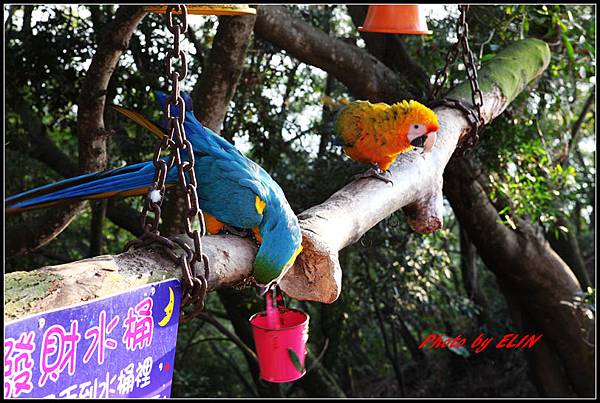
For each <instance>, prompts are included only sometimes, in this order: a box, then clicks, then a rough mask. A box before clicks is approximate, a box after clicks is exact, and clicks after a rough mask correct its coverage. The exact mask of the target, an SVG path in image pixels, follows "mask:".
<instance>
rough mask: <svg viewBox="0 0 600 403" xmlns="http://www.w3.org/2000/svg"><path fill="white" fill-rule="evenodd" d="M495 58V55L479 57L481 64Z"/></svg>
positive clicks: (488, 54)
mask: <svg viewBox="0 0 600 403" xmlns="http://www.w3.org/2000/svg"><path fill="white" fill-rule="evenodd" d="M495 56H496V54H495V53H487V54H485V55H483V56H482V57H481V63H485V62H487V61H488V60H492V59H493V58H494V57H495Z"/></svg>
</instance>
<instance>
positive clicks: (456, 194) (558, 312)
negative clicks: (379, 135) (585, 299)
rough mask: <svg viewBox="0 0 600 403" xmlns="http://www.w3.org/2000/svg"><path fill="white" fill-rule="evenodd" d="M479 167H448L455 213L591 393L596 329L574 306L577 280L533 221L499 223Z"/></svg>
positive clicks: (573, 377)
mask: <svg viewBox="0 0 600 403" xmlns="http://www.w3.org/2000/svg"><path fill="white" fill-rule="evenodd" d="M478 171H479V167H477V166H476V165H475V164H474V163H472V162H470V161H469V160H455V161H453V162H452V163H451V164H449V165H448V168H447V169H446V175H445V179H446V185H445V188H444V189H445V193H446V195H447V196H448V199H449V200H450V203H451V205H452V209H453V210H454V213H455V214H456V215H457V217H458V219H459V221H460V223H461V226H464V227H465V229H467V231H468V233H469V237H470V238H471V239H472V240H473V243H474V244H475V245H476V247H477V251H478V253H479V255H480V256H481V258H482V259H483V261H484V263H485V265H486V266H487V267H488V268H490V270H492V271H493V272H494V273H495V274H496V275H497V276H498V277H499V278H500V279H501V280H502V282H504V283H506V285H507V288H508V289H510V290H512V292H513V293H514V294H515V298H516V300H517V301H518V303H519V304H520V307H521V308H520V309H522V310H523V311H524V312H526V313H527V314H528V315H527V316H528V317H529V318H530V320H531V321H532V322H533V328H534V329H535V330H536V332H541V333H543V334H544V338H545V339H547V340H548V341H550V342H551V343H552V345H553V346H555V349H556V353H557V354H558V355H559V356H560V357H561V361H562V363H563V365H564V366H565V369H566V372H567V375H568V377H569V379H570V381H571V383H572V385H574V386H575V389H576V391H577V393H578V394H579V395H580V396H592V395H593V390H594V381H593V379H592V378H590V377H593V375H594V368H593V365H594V349H593V348H591V347H589V346H588V345H587V344H586V343H585V342H584V340H587V339H588V338H589V337H590V335H589V334H588V332H589V331H590V330H591V329H593V315H590V313H589V311H588V310H587V309H586V308H585V307H582V309H578V308H575V307H574V305H573V301H574V297H575V295H576V294H577V293H580V292H581V288H580V286H579V283H578V281H577V278H576V277H575V275H574V274H573V272H572V271H571V270H570V269H569V267H568V266H567V265H566V264H565V263H564V261H563V260H562V259H561V258H560V257H559V256H558V255H557V254H556V253H555V252H554V251H553V250H552V248H551V247H550V245H549V244H548V242H547V241H546V240H545V239H544V236H543V234H541V233H539V231H537V230H536V229H535V228H534V227H533V226H532V225H531V224H530V223H529V222H527V221H525V220H517V229H516V230H511V229H510V228H509V227H508V226H505V225H503V224H501V223H500V216H499V215H498V212H497V211H496V208H495V207H494V206H493V204H492V203H491V202H490V200H489V198H488V197H487V193H486V192H485V191H484V190H483V187H484V186H482V184H481V183H479V180H481V179H478V178H485V177H486V175H485V174H484V175H480V174H479V172H478Z"/></svg>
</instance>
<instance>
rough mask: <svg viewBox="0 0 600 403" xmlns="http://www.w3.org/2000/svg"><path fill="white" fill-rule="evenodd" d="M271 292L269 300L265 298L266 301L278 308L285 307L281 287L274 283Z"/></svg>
mask: <svg viewBox="0 0 600 403" xmlns="http://www.w3.org/2000/svg"><path fill="white" fill-rule="evenodd" d="M271 292H272V293H273V294H272V296H271V298H270V301H269V299H268V300H267V303H268V302H271V303H272V304H273V308H277V309H278V310H282V309H285V302H284V301H283V293H282V292H281V288H279V286H277V285H276V286H275V287H273V288H272V289H271Z"/></svg>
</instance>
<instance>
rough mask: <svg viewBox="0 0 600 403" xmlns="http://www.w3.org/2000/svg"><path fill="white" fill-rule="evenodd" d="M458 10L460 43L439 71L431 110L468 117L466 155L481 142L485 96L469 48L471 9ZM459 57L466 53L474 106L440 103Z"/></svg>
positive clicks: (450, 101) (463, 145)
mask: <svg viewBox="0 0 600 403" xmlns="http://www.w3.org/2000/svg"><path fill="white" fill-rule="evenodd" d="M458 8H459V10H460V17H459V19H458V21H457V23H456V35H457V38H458V41H457V42H456V43H455V44H454V45H452V47H451V48H450V50H449V51H448V53H447V54H446V62H445V64H444V67H443V68H441V69H439V70H437V71H436V73H435V80H434V83H433V86H432V88H431V93H430V96H429V98H430V100H431V101H430V102H429V106H431V107H435V106H440V105H443V106H448V107H451V108H457V109H459V110H460V111H462V112H463V113H464V114H465V117H466V118H467V120H468V121H469V124H470V125H471V134H470V136H468V137H467V138H466V139H465V140H463V141H462V142H461V144H459V146H458V148H459V150H460V152H461V153H462V154H463V155H464V154H466V153H467V152H468V151H469V150H471V149H472V148H473V147H474V146H475V144H476V143H477V141H478V140H479V130H480V128H481V126H483V123H484V121H483V115H482V112H481V108H482V106H483V93H482V92H481V89H480V88H479V82H478V79H477V67H476V66H475V59H474V57H473V52H472V51H471V48H470V47H469V40H468V38H469V25H468V24H467V11H468V10H469V6H468V5H464V4H461V5H459V6H458ZM461 50H462V52H461ZM459 53H462V56H463V63H464V65H465V69H466V72H467V77H468V79H469V84H470V86H471V101H472V104H471V105H469V104H467V103H466V102H463V101H462V100H459V99H453V98H442V99H440V93H441V90H442V88H443V86H444V84H445V82H446V80H447V79H448V68H449V67H450V66H451V65H453V64H454V63H455V61H456V58H457V57H458V54H459Z"/></svg>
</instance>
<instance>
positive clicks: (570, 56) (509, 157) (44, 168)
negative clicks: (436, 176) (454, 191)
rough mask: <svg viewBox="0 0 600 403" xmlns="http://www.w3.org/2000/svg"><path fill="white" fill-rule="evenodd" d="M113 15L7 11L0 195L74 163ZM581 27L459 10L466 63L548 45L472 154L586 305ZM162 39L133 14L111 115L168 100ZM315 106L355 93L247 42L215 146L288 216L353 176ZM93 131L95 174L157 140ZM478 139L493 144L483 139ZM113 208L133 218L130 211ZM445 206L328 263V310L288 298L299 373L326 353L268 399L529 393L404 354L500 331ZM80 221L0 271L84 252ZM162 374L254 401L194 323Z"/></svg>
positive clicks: (234, 365)
mask: <svg viewBox="0 0 600 403" xmlns="http://www.w3.org/2000/svg"><path fill="white" fill-rule="evenodd" d="M288 8H289V9H290V11H291V12H293V13H294V15H295V16H296V18H301V19H303V20H305V21H307V22H309V23H310V24H313V25H315V26H317V27H319V28H320V29H322V30H323V31H325V32H328V33H329V34H330V35H331V36H335V37H338V38H344V40H346V41H349V42H351V43H357V44H358V46H364V42H363V41H362V39H360V37H359V35H358V32H357V31H356V28H355V26H354V25H353V24H352V21H351V20H350V17H349V16H348V13H347V9H346V6H343V5H335V6H288ZM115 10H116V6H110V5H100V6H98V5H94V6H49V5H40V6H31V5H30V6H16V5H13V6H6V7H5V23H4V27H5V46H6V50H5V89H6V91H5V111H6V112H5V153H6V155H5V156H6V162H5V173H6V174H5V181H6V185H5V186H6V187H5V192H6V194H7V195H12V194H16V193H18V192H21V191H23V190H26V189H29V188H32V187H35V186H40V185H43V184H46V183H50V182H53V181H56V180H60V179H62V178H63V175H61V173H60V172H61V168H60V166H59V165H60V164H67V165H69V164H70V165H71V166H72V167H77V142H78V139H77V134H76V132H77V129H76V127H77V125H76V108H77V102H78V99H79V97H81V96H83V97H85V94H81V83H82V79H83V77H84V75H85V71H86V67H87V64H86V63H89V60H90V58H91V56H92V54H93V53H94V51H95V49H96V46H97V45H96V44H97V43H98V38H99V34H100V33H101V32H103V30H104V29H105V27H106V24H107V21H110V20H111V19H112V18H113V16H114V14H115ZM447 11H448V12H449V14H448V15H447V16H446V17H445V18H441V19H430V20H429V21H428V24H429V28H430V29H432V30H433V31H434V35H431V36H406V37H403V38H402V39H403V41H404V46H405V47H406V49H407V51H408V53H409V54H410V55H411V57H412V58H413V59H414V62H415V63H418V64H419V65H420V66H422V68H423V69H424V71H425V72H426V73H427V75H429V76H432V75H433V74H434V73H435V70H436V69H437V68H439V67H441V66H442V65H443V63H444V57H445V54H446V51H447V49H448V48H449V46H450V45H451V43H452V42H453V41H454V40H455V36H454V32H455V24H456V17H457V11H456V10H455V9H454V7H447ZM595 17H596V16H595V9H594V8H593V6H564V5H562V6H561V5H548V6H544V5H520V6H515V5H509V6H473V7H472V9H471V12H470V14H469V24H470V34H471V37H470V43H471V47H472V49H473V51H474V52H475V55H476V57H477V59H478V61H479V63H485V62H486V61H487V60H491V59H492V58H493V57H494V56H495V54H496V52H497V51H498V50H499V49H502V48H503V47H504V46H505V45H507V44H510V43H512V42H514V41H515V40H518V39H520V38H523V37H528V36H534V37H538V38H541V39H543V40H545V41H547V42H548V43H549V44H550V46H551V50H552V60H551V64H550V67H549V68H548V69H547V70H546V72H545V73H544V74H543V76H542V77H540V78H539V79H538V80H537V81H536V82H535V83H534V85H532V86H530V87H529V88H528V89H527V90H526V91H524V92H523V93H522V94H521V95H520V96H519V97H518V98H517V99H516V100H515V101H514V102H513V103H512V104H511V105H510V107H509V108H508V109H507V110H506V111H505V112H504V113H503V114H502V115H501V116H500V117H499V118H498V119H496V120H495V121H494V122H493V123H492V124H491V125H489V127H487V128H486V129H485V130H484V132H483V133H482V139H481V141H480V143H479V144H478V146H477V148H476V151H475V156H476V158H477V160H479V161H480V162H481V163H482V164H483V165H484V166H485V167H486V168H487V169H488V170H489V173H490V180H491V181H492V184H493V191H492V192H491V194H490V195H489V197H490V198H491V199H492V200H504V201H509V202H508V203H507V207H506V208H504V209H503V210H502V211H501V212H500V213H501V216H502V217H503V221H504V223H505V225H508V226H514V221H515V218H516V217H527V218H528V219H530V220H531V221H532V222H534V223H536V224H537V225H539V228H541V229H542V230H543V231H544V232H545V233H546V234H547V236H548V238H549V239H550V238H553V239H554V240H555V242H556V240H560V239H562V238H564V237H567V236H568V238H569V242H572V243H573V245H576V246H577V251H576V253H577V254H578V258H580V259H581V261H582V262H583V264H584V270H585V273H586V275H587V277H588V279H587V281H586V280H585V279H584V278H579V280H580V283H581V284H582V288H583V289H584V290H585V292H586V294H587V295H588V296H593V293H594V288H593V284H595V272H594V265H595V262H594V239H595V210H594V208H595V207H594V206H595V201H594V193H595V151H594V144H595V131H594V124H595V120H594V115H595V106H594V103H593V101H590V99H592V98H593V94H594V92H595V75H594V74H595V49H596V44H595ZM217 24H218V20H217V18H216V17H199V18H194V19H193V22H192V24H191V33H190V35H189V36H188V41H187V42H186V50H187V51H188V52H189V54H190V55H191V58H190V60H191V64H190V72H191V74H190V76H189V77H188V79H187V80H186V82H185V89H187V90H192V89H193V88H194V84H195V83H196V82H197V80H198V77H199V76H200V75H201V74H202V71H203V68H204V62H205V59H206V57H207V54H208V52H209V50H210V48H211V46H212V41H213V38H214V35H215V31H216V27H217ZM167 40H168V36H167V35H166V31H165V24H164V21H163V17H162V16H159V15H148V16H146V17H145V18H144V19H143V21H142V22H141V24H140V25H139V26H138V28H137V30H136V32H135V34H134V36H133V38H132V40H131V43H130V46H129V49H128V50H127V52H126V53H125V54H124V56H123V57H122V58H121V60H120V62H119V65H118V68H117V70H116V71H115V73H114V74H113V76H112V80H111V82H110V85H109V91H108V97H107V98H108V102H109V103H115V104H120V105H123V106H126V107H129V108H131V109H135V110H139V111H141V112H143V113H145V114H146V115H148V116H151V117H153V118H154V119H159V118H160V114H159V111H158V110H157V107H156V103H155V99H154V95H153V94H152V90H155V89H162V90H166V88H165V83H164V79H163V78H162V74H163V63H162V60H163V58H164V55H165V47H166V46H167ZM463 78H464V69H462V70H461V69H456V68H455V69H454V70H452V72H451V75H450V82H451V83H456V82H459V81H461V80H462V79H463ZM411 82H412V84H411ZM405 85H406V89H407V91H408V92H409V93H411V94H413V96H414V97H415V98H416V99H421V97H422V96H423V94H424V91H423V88H426V87H427V83H419V84H418V85H416V84H415V83H414V80H411V79H410V77H407V80H406V83H405ZM322 96H329V97H331V98H333V99H334V100H339V99H342V98H348V99H351V98H352V97H351V95H350V94H349V92H348V90H347V89H346V87H345V86H344V85H343V84H341V83H340V82H339V81H337V80H336V79H335V78H333V77H332V76H330V75H329V74H328V73H327V72H325V71H323V70H320V69H317V68H315V67H312V66H310V65H307V64H305V63H302V62H301V61H299V60H297V59H295V58H293V57H290V56H289V55H288V54H287V53H286V51H285V50H281V49H279V48H277V47H275V46H274V45H272V44H271V43H270V42H267V41H265V40H262V39H260V38H258V37H253V38H252V39H251V42H250V45H249V48H248V51H247V55H246V60H245V61H244V70H243V72H242V76H241V78H240V81H239V85H238V89H237V91H236V93H235V95H234V97H233V100H232V102H231V107H230V109H229V110H228V112H227V116H226V119H225V122H224V126H223V130H222V135H223V136H224V137H225V138H227V139H228V140H230V141H232V142H234V143H235V144H236V146H238V147H239V148H240V149H242V150H243V151H244V152H245V153H246V155H248V156H249V157H250V158H252V159H253V160H254V161H256V162H257V163H259V164H260V165H262V166H263V167H264V168H265V169H266V170H267V171H268V172H270V174H271V175H272V176H273V178H274V179H275V180H276V181H277V182H278V183H279V184H280V185H281V187H282V188H283V189H284V191H285V194H286V196H287V198H288V200H289V202H290V204H291V206H292V208H293V209H294V211H295V212H297V213H299V212H301V211H303V210H305V209H306V208H308V207H310V206H313V205H315V204H318V203H320V202H322V201H324V200H325V199H326V198H327V197H329V196H330V195H331V194H332V193H333V192H334V191H335V190H337V189H339V188H340V187H341V186H343V185H344V184H346V183H347V182H348V181H349V180H350V176H351V175H352V174H354V173H356V172H358V171H360V170H361V169H364V168H363V167H361V166H359V165H358V164H355V163H353V162H351V161H350V160H349V159H347V158H346V157H343V156H342V152H341V150H340V149H339V147H337V146H336V145H334V143H333V141H332V140H333V126H332V122H333V120H334V118H335V112H333V111H331V110H330V109H329V108H328V107H327V106H325V105H324V104H323V103H322V102H321V97H322ZM586 105H587V106H586ZM194 106H195V108H196V109H199V108H202V105H194ZM105 122H106V126H107V128H109V129H114V133H113V135H112V136H111V138H110V140H109V152H108V155H109V163H108V165H109V167H116V166H121V165H124V164H130V163H135V162H139V161H144V160H148V159H150V158H151V156H152V152H153V145H154V139H153V138H152V136H150V135H149V134H148V133H146V132H144V130H143V129H142V128H140V127H137V126H135V125H133V124H131V123H130V122H128V121H126V120H125V119H123V118H122V117H121V116H119V115H117V114H116V112H114V111H112V110H111V109H110V108H107V109H106V112H105ZM34 123H35V124H34ZM491 132H494V133H501V134H499V135H498V134H496V135H494V136H486V133H491ZM42 137H44V138H46V137H47V138H48V139H50V140H51V142H52V143H53V144H54V145H55V146H56V147H58V148H59V149H60V150H61V151H62V153H64V156H65V160H64V161H55V165H52V164H48V163H47V162H43V159H40V158H38V157H36V156H37V155H38V154H39V153H40V152H42V153H43V152H44V151H43V150H41V151H40V150H39V148H40V147H41V146H42V145H43V142H42V141H41V139H42ZM73 169H74V170H75V169H76V168H73ZM63 172H64V171H63ZM123 203H125V205H126V206H128V207H130V208H132V209H134V210H136V211H139V210H140V209H141V200H139V199H125V200H124V201H123ZM445 211H446V215H445V216H444V229H442V230H441V231H439V232H437V233H435V234H433V235H429V236H424V235H419V234H416V233H413V232H411V231H410V229H409V228H408V226H407V225H406V224H405V222H404V218H403V216H402V213H401V212H398V213H395V214H394V215H392V216H391V217H389V218H388V219H386V220H384V221H383V222H381V223H380V224H378V225H377V226H376V227H375V228H373V229H372V230H370V231H369V232H368V233H367V234H366V235H365V236H364V237H363V239H361V241H360V242H359V243H357V244H355V245H352V246H350V247H348V248H346V249H345V250H343V251H342V252H341V264H342V267H343V268H344V277H343V289H342V295H341V296H340V298H339V300H338V301H336V302H335V303H333V304H331V305H322V304H318V303H307V302H299V301H288V302H289V304H290V305H291V306H293V307H298V308H301V309H303V310H305V311H307V312H308V313H309V314H310V316H311V332H310V339H309V349H310V354H309V356H310V357H311V359H312V360H313V362H314V359H315V357H317V356H319V354H320V353H321V352H322V351H323V349H324V346H326V349H325V350H324V353H323V355H322V356H321V358H320V361H319V362H318V363H317V365H316V366H315V369H314V370H313V373H314V374H316V375H318V377H319V383H315V382H316V381H314V380H312V379H311V380H310V381H309V380H308V379H307V380H304V381H302V382H298V383H297V384H291V385H284V386H282V387H281V389H280V390H278V391H277V393H281V394H282V395H284V396H290V397H299V396H306V395H311V393H313V392H311V390H313V391H314V388H315V387H317V386H315V385H320V386H319V387H321V388H323V389H322V392H323V393H327V395H329V396H342V395H345V396H361V397H391V396H415V397H418V396H445V397H448V396H489V397H500V396H512V397H516V396H519V397H532V396H537V395H538V392H537V390H536V388H535V386H534V384H533V382H532V381H531V378H530V375H531V371H532V370H531V368H529V367H528V366H527V361H526V359H525V356H524V353H523V352H522V351H518V350H515V351H512V350H511V351H508V350H503V351H495V350H494V349H490V350H489V351H485V352H484V353H481V354H473V353H472V351H462V350H457V351H449V350H447V349H446V350H429V349H424V350H421V349H418V348H417V346H418V345H419V344H420V343H421V341H422V340H423V339H424V338H425V337H426V336H427V335H429V334H431V333H444V334H446V335H449V336H451V337H454V336H456V335H462V336H464V337H466V338H467V339H468V340H472V339H473V338H474V337H476V336H477V335H479V334H480V333H485V334H487V335H489V336H494V337H498V336H501V335H503V334H505V333H508V332H511V331H512V330H513V328H514V327H513V323H512V321H511V319H510V315H509V311H508V307H507V305H506V302H505V300H504V298H503V296H502V294H501V293H500V291H499V289H498V285H497V284H496V281H495V278H494V276H493V275H492V274H491V273H490V272H489V271H487V270H486V268H485V266H484V265H483V263H482V262H481V261H480V260H479V259H477V260H476V273H477V281H476V289H475V290H473V289H471V288H470V287H469V286H468V285H467V283H468V282H467V281H466V280H465V278H464V267H463V263H462V260H461V258H462V257H464V254H465V253H466V249H465V246H464V244H463V246H462V247H461V228H460V225H459V223H458V222H457V220H456V219H455V217H454V215H453V213H452V210H451V208H450V207H449V206H448V205H446V209H445ZM27 214H36V213H27ZM357 214H360V212H357ZM8 218H9V220H14V221H18V220H22V219H23V218H22V217H19V216H15V217H8ZM90 225H91V209H90V207H86V209H85V210H84V212H83V213H82V214H80V215H79V216H78V217H77V218H76V219H75V220H74V221H73V223H72V224H71V225H70V226H69V227H68V229H67V230H65V231H64V232H63V233H62V234H61V235H60V236H59V237H58V238H57V239H55V240H54V241H53V242H51V243H50V244H48V245H47V246H44V247H42V248H41V249H39V250H37V251H35V252H33V253H31V254H29V255H26V256H19V257H17V256H7V257H6V259H5V264H6V271H7V272H8V271H14V270H29V269H34V268H37V267H40V266H43V265H52V264H59V263H64V262H68V261H72V260H77V259H81V258H85V257H88V256H89V255H90V241H89V238H90ZM102 233H103V236H104V240H105V242H104V245H103V248H102V253H106V254H115V253H119V252H120V251H121V248H122V246H123V245H124V244H125V242H126V241H127V240H129V239H132V238H133V235H132V234H131V233H130V232H128V231H127V230H125V229H123V228H121V227H120V226H118V225H116V224H114V223H113V222H112V221H110V220H105V221H104V224H103V227H102ZM551 241H552V240H551ZM553 246H554V245H553ZM571 249H573V248H571ZM578 277H579V276H578ZM588 287H589V288H588ZM230 292H235V293H237V294H238V295H237V298H238V300H239V301H242V302H240V304H243V305H244V306H243V307H244V309H245V311H241V310H240V312H246V311H248V312H256V311H258V310H261V309H262V306H263V305H262V301H260V300H259V299H258V298H257V297H256V296H255V295H254V294H253V291H252V290H249V289H246V290H240V291H234V290H232V291H230ZM475 294H477V295H479V296H482V297H481V298H479V299H476V298H474V296H475ZM221 301H222V299H221V298H219V296H218V295H217V294H216V293H212V294H210V295H209V297H208V300H207V312H208V313H209V314H211V315H213V316H214V317H215V318H217V319H218V320H219V321H221V322H222V323H223V324H224V325H225V326H226V327H227V328H228V329H230V330H233V329H234V325H233V322H232V321H233V320H235V319H233V318H230V317H229V316H228V314H227V313H226V311H225V309H224V307H223V305H222V302H221ZM240 309H241V308H240ZM175 370H176V371H175V378H174V384H173V396H174V397H187V396H189V397H243V396H257V394H259V393H261V392H259V390H258V389H257V385H255V384H254V383H253V381H252V378H251V376H250V375H249V369H248V367H247V364H246V361H245V360H244V359H243V355H242V353H241V351H240V350H239V349H238V347H237V346H236V345H235V344H234V343H232V342H231V340H230V339H229V338H227V337H225V336H224V335H223V334H222V333H221V332H219V331H218V330H217V329H216V328H214V327H213V326H212V325H211V324H209V323H208V322H206V321H203V320H200V319H197V320H195V321H193V322H191V323H190V324H188V325H182V326H181V327H180V330H179V341H178V355H177V358H176V367H175ZM307 378H308V377H307Z"/></svg>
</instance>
